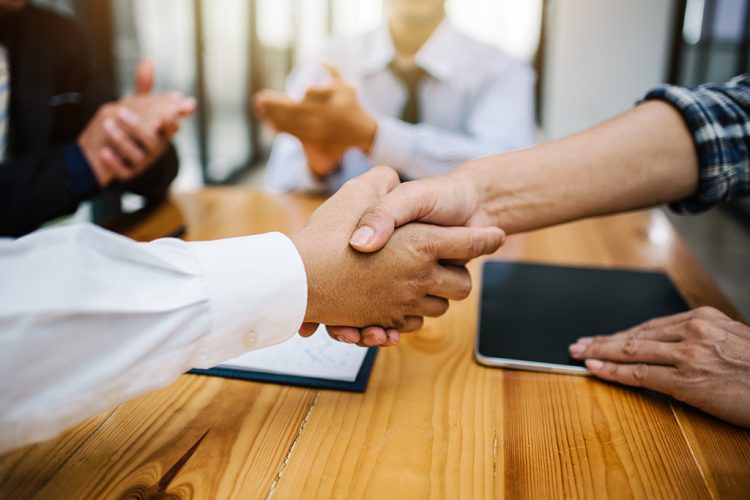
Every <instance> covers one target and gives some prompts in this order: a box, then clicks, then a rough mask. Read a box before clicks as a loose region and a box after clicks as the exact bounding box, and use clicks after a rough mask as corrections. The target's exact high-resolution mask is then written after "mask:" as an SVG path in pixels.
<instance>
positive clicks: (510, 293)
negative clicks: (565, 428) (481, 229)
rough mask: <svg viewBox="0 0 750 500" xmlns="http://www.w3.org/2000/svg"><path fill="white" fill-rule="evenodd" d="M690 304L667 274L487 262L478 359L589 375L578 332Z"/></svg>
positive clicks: (619, 325)
mask: <svg viewBox="0 0 750 500" xmlns="http://www.w3.org/2000/svg"><path fill="white" fill-rule="evenodd" d="M688 309H689V307H688V305H687V303H686V302H685V300H684V299H683V298H682V296H681V295H680V293H679V292H678V291H677V288H675V286H674V284H673V283H672V281H671V280H670V279H669V277H668V276H667V275H666V274H663V273H657V272H646V271H632V270H621V269H599V268H581V267H561V266H548V265H538V264H522V263H511V262H496V261H488V262H486V263H485V264H484V268H483V284H482V299H481V305H480V320H479V332H478V335H477V344H476V352H475V356H476V359H477V361H478V362H479V363H481V364H484V365H488V366H498V367H504V368H518V369H526V370H538V371H551V372H559V373H577V374H582V375H584V374H587V373H588V372H587V370H586V368H585V367H584V365H583V363H581V362H579V361H576V360H573V359H571V358H570V356H569V355H568V346H569V345H570V344H572V343H574V342H575V341H576V340H577V339H579V338H580V337H586V336H593V335H604V334H612V333H616V332H619V331H622V330H625V329H627V328H630V327H632V326H636V325H638V324H640V323H643V322H644V321H647V320H649V319H652V318H656V317H659V316H667V315H670V314H675V313H678V312H682V311H686V310H688Z"/></svg>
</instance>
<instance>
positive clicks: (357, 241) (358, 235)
mask: <svg viewBox="0 0 750 500" xmlns="http://www.w3.org/2000/svg"><path fill="white" fill-rule="evenodd" d="M373 236H375V231H373V230H372V228H371V227H369V226H362V227H360V228H359V229H357V230H356V231H355V232H354V234H353V235H352V239H351V240H349V243H350V244H352V245H354V246H357V247H365V246H367V245H368V244H369V243H370V241H372V237H373Z"/></svg>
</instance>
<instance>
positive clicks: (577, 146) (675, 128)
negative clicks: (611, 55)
mask: <svg viewBox="0 0 750 500" xmlns="http://www.w3.org/2000/svg"><path fill="white" fill-rule="evenodd" d="M453 175H456V176H458V177H460V178H462V179H466V180H468V181H469V182H470V183H471V184H472V185H473V186H476V189H477V191H478V193H479V200H480V206H481V208H482V210H483V211H484V212H485V213H486V215H487V216H488V217H489V218H490V220H491V221H492V223H493V224H495V225H498V226H500V227H502V228H503V229H504V230H505V231H506V232H508V233H517V232H523V231H528V230H532V229H537V228H541V227H546V226H550V225H553V224H558V223H562V222H567V221H571V220H575V219H580V218H584V217H591V216H596V215H604V214H609V213H615V212H620V211H627V210H634V209H639V208H644V207H650V206H654V205H658V204H661V203H665V202H670V201H675V200H678V199H681V198H684V197H687V196H690V195H691V194H693V193H695V191H696V190H697V187H698V160H697V156H696V152H695V146H694V144H693V139H692V136H691V134H690V132H689V130H688V128H687V127H686V125H685V123H684V121H683V119H682V117H681V116H680V114H679V113H678V112H677V111H676V110H675V109H673V108H672V107H671V106H669V105H668V104H666V103H662V102H657V101H653V102H646V103H644V104H641V105H639V106H637V107H636V108H634V109H632V110H630V111H628V112H626V113H624V114H622V115H620V116H618V117H615V118H613V119H611V120H609V121H607V122H604V123H602V124H600V125H597V126H595V127H593V128H590V129H588V130H585V131H583V132H580V133H578V134H576V135H573V136H570V137H566V138H564V139H560V140H557V141H552V142H549V143H546V144H542V145H539V146H535V147H532V148H529V149H525V150H521V151H516V152H512V153H508V154H504V155H499V156H495V157H490V158H485V159H481V160H476V161H473V162H470V163H467V164H465V165H464V166H462V167H460V168H459V169H458V170H457V171H456V172H455V173H454V174H453Z"/></svg>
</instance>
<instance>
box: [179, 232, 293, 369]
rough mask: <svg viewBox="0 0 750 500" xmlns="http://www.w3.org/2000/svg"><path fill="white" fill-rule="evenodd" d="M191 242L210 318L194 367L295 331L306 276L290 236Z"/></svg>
mask: <svg viewBox="0 0 750 500" xmlns="http://www.w3.org/2000/svg"><path fill="white" fill-rule="evenodd" d="M190 245H191V248H192V250H193V252H194V254H195V256H196V258H197V259H198V262H199V265H200V266H201V269H202V271H203V274H204V276H205V280H206V286H207V288H208V296H209V303H210V307H211V317H212V325H211V331H210V333H209V334H208V335H207V336H206V337H205V338H204V339H203V340H202V345H201V346H200V349H199V354H198V356H197V357H196V358H195V360H196V361H197V364H196V368H208V367H211V366H214V365H216V364H217V363H220V362H222V361H226V360H227V359H230V358H233V357H236V356H238V355H240V354H243V353H245V352H247V351H251V350H254V349H259V348H261V347H267V346H271V345H274V344H278V343H280V342H283V341H285V340H287V339H288V338H290V337H291V336H292V335H294V334H295V333H296V332H297V330H298V329H299V327H300V325H301V324H302V322H303V320H304V317H305V311H306V309H307V276H306V274H305V267H304V264H303V263H302V259H301V257H300V255H299V253H298V252H297V249H296V247H295V246H294V244H293V243H292V242H291V240H289V238H287V237H286V236H284V235H283V234H281V233H269V234H264V235H259V236H246V237H242V238H232V239H225V240H217V241H205V242H191V243H190Z"/></svg>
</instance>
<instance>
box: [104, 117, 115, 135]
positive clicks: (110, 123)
mask: <svg viewBox="0 0 750 500" xmlns="http://www.w3.org/2000/svg"><path fill="white" fill-rule="evenodd" d="M104 128H105V129H107V131H108V132H110V133H112V134H116V133H117V125H115V122H113V121H112V119H110V118H108V119H106V120H104Z"/></svg>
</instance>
